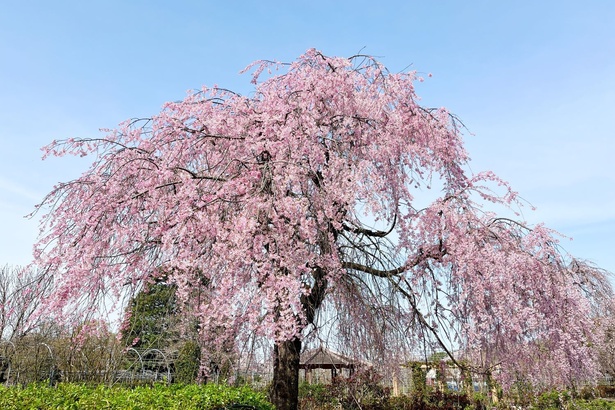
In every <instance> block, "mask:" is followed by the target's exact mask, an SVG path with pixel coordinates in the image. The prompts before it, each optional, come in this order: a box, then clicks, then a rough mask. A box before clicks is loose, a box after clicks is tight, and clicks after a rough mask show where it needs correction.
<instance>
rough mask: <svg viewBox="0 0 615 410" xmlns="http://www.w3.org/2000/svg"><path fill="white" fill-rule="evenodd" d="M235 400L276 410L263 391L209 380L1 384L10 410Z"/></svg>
mask: <svg viewBox="0 0 615 410" xmlns="http://www.w3.org/2000/svg"><path fill="white" fill-rule="evenodd" d="M233 404H242V405H249V406H254V407H255V408H257V409H259V410H274V407H273V405H272V404H271V403H269V402H268V401H267V400H266V398H265V395H264V394H262V393H259V392H256V391H254V390H252V389H250V388H248V387H245V386H244V387H229V386H224V385H217V384H206V385H201V386H199V385H171V386H167V385H154V386H137V387H134V388H130V387H124V386H113V387H108V386H104V385H98V386H94V385H83V384H76V383H60V384H58V385H57V386H56V387H50V386H49V385H48V384H31V385H28V386H27V387H25V388H22V387H4V386H0V409H7V410H21V409H24V410H25V409H38V410H47V409H49V410H51V409H54V410H55V409H63V410H73V409H75V410H77V409H79V410H81V409H84V410H89V409H91V410H98V409H118V410H120V409H121V410H124V409H130V410H147V409H171V410H173V409H177V410H192V409H194V410H196V409H199V410H218V409H222V408H224V407H225V406H231V405H233Z"/></svg>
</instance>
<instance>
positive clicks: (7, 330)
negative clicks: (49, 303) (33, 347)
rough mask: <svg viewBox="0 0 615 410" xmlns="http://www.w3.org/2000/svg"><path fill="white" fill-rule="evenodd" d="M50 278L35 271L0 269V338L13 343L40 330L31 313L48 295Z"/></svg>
mask: <svg viewBox="0 0 615 410" xmlns="http://www.w3.org/2000/svg"><path fill="white" fill-rule="evenodd" d="M51 286H52V277H51V276H50V275H46V274H45V272H43V271H42V270H39V269H37V268H35V267H21V266H11V265H4V266H2V267H0V338H1V339H4V340H13V341H14V340H16V339H20V338H22V337H24V336H25V335H26V334H28V333H30V332H32V331H33V330H35V329H36V328H38V327H39V326H40V324H41V323H42V322H43V320H44V319H45V318H44V317H38V318H37V319H35V312H36V310H37V309H38V308H39V307H40V304H41V303H42V302H43V299H44V298H45V297H47V296H48V294H49V293H50V291H51Z"/></svg>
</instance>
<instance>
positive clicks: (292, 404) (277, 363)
mask: <svg viewBox="0 0 615 410" xmlns="http://www.w3.org/2000/svg"><path fill="white" fill-rule="evenodd" d="M300 354H301V340H299V339H293V340H289V341H283V342H278V343H276V344H275V345H274V346H273V381H272V384H271V391H270V393H269V395H270V400H271V402H272V403H273V405H274V406H275V408H276V410H297V408H298V405H299V356H300Z"/></svg>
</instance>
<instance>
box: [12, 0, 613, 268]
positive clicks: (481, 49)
mask: <svg viewBox="0 0 615 410" xmlns="http://www.w3.org/2000/svg"><path fill="white" fill-rule="evenodd" d="M311 47H315V48H317V49H320V50H321V51H323V52H324V53H325V54H329V55H341V56H349V55H352V54H355V53H357V52H359V51H361V50H362V52H363V53H368V54H372V55H375V56H377V57H379V58H380V59H381V61H382V62H384V63H385V64H386V65H387V66H388V67H389V69H390V70H391V71H400V70H404V69H413V70H417V71H419V72H421V73H424V74H427V73H433V78H430V79H427V80H426V81H425V83H422V84H420V85H419V86H418V87H417V90H418V93H419V94H420V96H421V97H422V98H423V103H424V104H425V105H429V106H445V107H447V108H449V109H450V110H451V111H452V112H453V113H455V114H457V115H458V116H459V117H460V118H461V119H462V120H463V121H464V123H465V125H466V126H467V127H468V128H469V131H470V132H469V133H467V135H466V143H467V148H468V150H469V152H470V155H471V157H472V158H473V161H472V163H471V168H472V170H474V171H475V172H478V171H482V170H487V169H489V170H493V171H494V172H496V173H497V174H498V175H500V176H501V177H503V178H504V179H506V180H508V181H510V182H511V184H512V185H513V187H514V189H515V190H517V191H519V192H520V193H521V195H522V196H523V197H524V198H525V199H526V200H528V201H529V202H531V203H532V204H533V205H534V206H536V207H537V208H538V209H537V211H536V212H530V211H529V210H528V211H527V212H526V213H525V215H524V216H525V218H526V219H527V220H528V221H530V222H531V223H538V222H545V223H546V224H547V225H548V226H550V227H553V228H555V229H557V230H559V231H560V232H561V233H563V234H565V235H567V236H570V237H573V238H574V240H573V241H567V240H566V241H565V242H564V246H565V247H566V249H568V250H570V251H571V252H572V253H573V254H575V255H576V256H579V257H583V258H587V259H590V260H592V261H594V262H596V263H597V264H598V265H600V266H602V267H604V268H606V269H609V270H611V271H615V252H614V250H615V249H614V248H615V238H614V236H613V235H614V234H615V169H614V167H613V164H614V162H615V158H613V154H614V153H615V131H614V119H615V2H611V1H608V0H603V1H592V0H588V1H584V2H583V3H582V4H581V3H580V2H578V1H541V2H536V1H515V2H512V1H507V2H505V1H500V2H496V1H437V2H426V1H422V2H417V1H389V2H387V1H381V2H367V1H357V0H355V1H337V2H335V1H333V0H328V1H296V2H291V1H258V2H249V1H244V2H239V1H235V2H232V1H227V2H221V1H215V2H214V1H181V0H176V1H173V2H171V1H136V0H134V1H131V0H123V1H111V0H106V1H62V0H56V1H53V2H47V1H28V2H17V1H5V2H3V4H2V10H1V11H0V265H1V264H5V263H9V264H26V263H28V262H29V261H30V253H31V247H32V244H33V242H34V240H35V238H36V234H37V222H36V221H35V220H27V219H24V218H23V216H24V215H26V214H28V213H29V212H30V211H31V210H32V209H33V207H34V205H35V204H36V203H37V202H39V201H40V200H41V199H42V198H43V196H44V195H45V194H46V193H47V192H49V191H50V189H51V187H52V186H53V185H54V184H55V183H57V182H60V181H66V180H69V179H72V178H75V177H77V176H79V174H80V173H81V172H82V171H84V170H85V169H86V167H87V165H88V161H86V160H83V159H72V158H63V159H50V160H47V161H44V162H43V161H41V160H40V156H41V152H40V147H41V146H43V145H46V144H47V143H49V142H50V141H51V140H53V139H63V138H69V137H94V136H99V135H100V134H99V132H98V129H99V128H105V127H114V126H115V125H116V124H117V123H119V122H120V121H122V120H124V119H127V118H131V117H146V116H151V115H153V114H155V113H157V112H158V111H159V109H160V107H161V105H162V104H163V103H164V102H165V101H168V100H178V99H181V98H182V97H183V96H184V95H185V93H186V91H187V90H189V89H193V88H199V87H200V86H201V85H204V84H207V85H213V84H217V85H220V86H223V87H226V88H230V89H233V90H236V91H239V92H241V93H249V92H250V90H251V86H250V84H249V77H248V76H247V75H243V76H242V75H239V71H240V70H241V69H242V68H244V67H245V66H246V65H247V64H248V63H250V62H251V61H253V60H257V59H277V60H282V61H291V60H293V59H294V58H296V57H297V56H298V55H300V54H302V53H303V52H304V51H305V50H306V49H308V48H311Z"/></svg>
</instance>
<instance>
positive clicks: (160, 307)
mask: <svg viewBox="0 0 615 410" xmlns="http://www.w3.org/2000/svg"><path fill="white" fill-rule="evenodd" d="M175 291H176V287H175V286H173V285H169V284H167V283H164V282H160V281H156V282H154V283H151V284H148V285H147V287H146V289H144V290H143V291H141V292H139V293H137V295H136V296H135V297H133V298H132V299H131V301H130V304H129V306H128V312H127V315H126V316H127V321H126V322H125V323H124V325H123V326H122V342H123V343H124V345H125V346H132V347H134V348H136V349H142V350H145V349H165V348H167V347H169V345H171V344H172V343H174V342H176V341H177V339H178V338H179V330H178V328H177V325H176V323H174V322H176V318H177V313H178V307H177V300H176V297H175Z"/></svg>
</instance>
